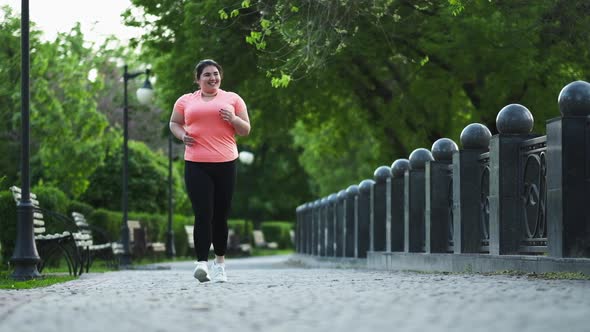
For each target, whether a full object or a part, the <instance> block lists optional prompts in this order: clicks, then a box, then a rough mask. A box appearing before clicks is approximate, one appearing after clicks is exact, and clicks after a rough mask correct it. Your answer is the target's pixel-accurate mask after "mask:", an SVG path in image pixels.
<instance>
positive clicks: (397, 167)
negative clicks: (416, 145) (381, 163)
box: [391, 159, 410, 178]
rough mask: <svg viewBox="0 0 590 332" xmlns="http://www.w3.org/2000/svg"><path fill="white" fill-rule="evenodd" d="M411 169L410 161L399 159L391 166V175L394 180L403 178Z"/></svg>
mask: <svg viewBox="0 0 590 332" xmlns="http://www.w3.org/2000/svg"><path fill="white" fill-rule="evenodd" d="M409 168H410V161H409V160H408V159H397V160H396V161H394V162H393V164H391V174H392V175H393V177H394V178H402V177H404V173H405V172H406V171H407V170H408V169H409Z"/></svg>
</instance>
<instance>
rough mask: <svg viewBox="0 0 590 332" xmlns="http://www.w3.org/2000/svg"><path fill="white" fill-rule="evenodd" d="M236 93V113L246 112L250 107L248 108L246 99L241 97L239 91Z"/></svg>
mask: <svg viewBox="0 0 590 332" xmlns="http://www.w3.org/2000/svg"><path fill="white" fill-rule="evenodd" d="M234 95H235V99H234V109H235V110H236V114H238V113H242V112H246V111H247V110H248V109H247V108H246V103H245V102H244V99H242V97H240V96H239V95H238V94H237V93H236V94H234Z"/></svg>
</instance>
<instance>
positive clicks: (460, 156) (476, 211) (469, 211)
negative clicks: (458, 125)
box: [453, 123, 492, 254]
mask: <svg viewBox="0 0 590 332" xmlns="http://www.w3.org/2000/svg"><path fill="white" fill-rule="evenodd" d="M491 137H492V134H491V133H490V130H489V129H488V128H487V127H486V126H484V125H482V124H479V123H472V124H470V125H468V126H467V127H465V128H464V129H463V131H462V132H461V136H460V141H461V146H462V147H463V148H462V149H461V150H459V151H457V152H455V153H453V249H454V252H455V253H456V254H462V253H478V252H480V248H481V240H482V236H481V234H482V225H481V222H482V221H481V218H480V214H481V211H482V208H484V207H482V206H481V197H480V196H481V192H482V190H481V175H482V174H481V170H480V168H479V164H478V160H479V158H480V156H481V154H482V153H485V152H487V151H488V149H489V144H490V138H491Z"/></svg>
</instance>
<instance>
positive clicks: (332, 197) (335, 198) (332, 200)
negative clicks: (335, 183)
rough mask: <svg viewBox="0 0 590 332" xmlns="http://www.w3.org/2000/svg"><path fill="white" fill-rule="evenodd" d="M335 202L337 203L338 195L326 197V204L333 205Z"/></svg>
mask: <svg viewBox="0 0 590 332" xmlns="http://www.w3.org/2000/svg"><path fill="white" fill-rule="evenodd" d="M336 201H338V195H336V194H330V196H328V202H329V203H330V204H334V203H336Z"/></svg>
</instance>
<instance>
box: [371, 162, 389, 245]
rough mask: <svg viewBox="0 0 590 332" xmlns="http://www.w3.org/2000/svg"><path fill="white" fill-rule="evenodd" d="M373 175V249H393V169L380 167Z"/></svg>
mask: <svg viewBox="0 0 590 332" xmlns="http://www.w3.org/2000/svg"><path fill="white" fill-rule="evenodd" d="M373 177H374V179H375V184H374V186H373V194H374V196H373V197H374V201H373V215H374V217H373V224H372V225H371V233H372V234H373V236H371V241H372V242H371V248H373V251H391V240H390V239H389V236H390V235H389V234H390V232H391V169H390V168H389V167H388V166H380V167H378V168H377V169H376V170H375V172H374V174H373Z"/></svg>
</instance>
